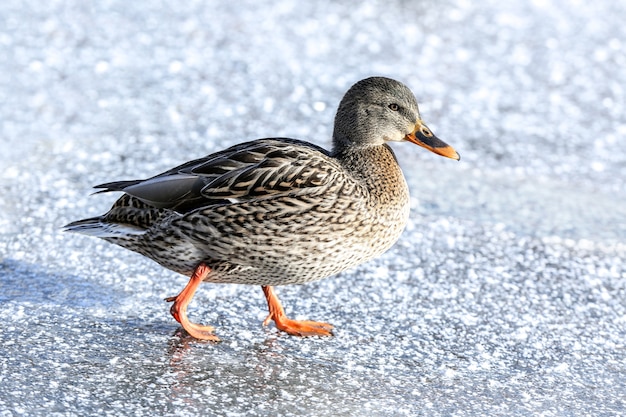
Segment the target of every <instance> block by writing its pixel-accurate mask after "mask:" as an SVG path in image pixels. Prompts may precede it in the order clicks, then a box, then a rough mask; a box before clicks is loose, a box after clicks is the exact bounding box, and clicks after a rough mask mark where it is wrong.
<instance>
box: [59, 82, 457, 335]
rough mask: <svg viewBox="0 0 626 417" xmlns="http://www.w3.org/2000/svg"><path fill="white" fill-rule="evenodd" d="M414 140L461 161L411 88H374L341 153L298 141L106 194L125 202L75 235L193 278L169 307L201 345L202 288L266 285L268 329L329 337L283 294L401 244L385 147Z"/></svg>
mask: <svg viewBox="0 0 626 417" xmlns="http://www.w3.org/2000/svg"><path fill="white" fill-rule="evenodd" d="M404 141H408V142H412V143H414V144H416V145H420V146H422V147H424V148H426V149H428V150H430V151H432V152H435V153H437V154H439V155H443V156H445V157H448V158H453V159H457V160H458V159H459V155H458V154H457V153H456V151H455V150H454V149H453V148H452V147H450V146H448V145H447V144H445V143H444V142H442V141H441V140H439V139H438V138H437V137H436V136H435V135H433V133H432V132H431V131H430V129H429V128H428V127H427V126H426V125H425V124H424V122H422V119H421V118H420V114H419V110H418V107H417V102H416V100H415V97H414V96H413V93H411V91H410V90H409V89H408V88H407V87H406V86H405V85H404V84H401V83H399V82H397V81H394V80H391V79H389V78H382V77H372V78H367V79H365V80H362V81H359V82H358V83H356V84H355V85H354V86H352V88H350V90H348V92H347V93H346V95H345V96H344V97H343V99H342V100H341V103H340V104H339V109H338V110H337V115H336V117H335V128H334V132H333V150H332V151H331V152H328V151H326V150H324V149H322V148H320V147H318V146H315V145H313V144H310V143H307V142H304V141H300V140H295V139H285V138H272V139H258V140H254V141H251V142H246V143H242V144H239V145H235V146H233V147H230V148H228V149H226V150H223V151H221V152H217V153H214V154H212V155H209V156H206V157H204V158H200V159H196V160H194V161H191V162H187V163H185V164H183V165H181V166H178V167H176V168H173V169H171V170H169V171H166V172H164V173H162V174H160V175H157V176H155V177H152V178H150V179H147V180H133V181H119V182H111V183H107V184H102V185H98V186H97V187H96V188H101V189H102V192H107V191H122V192H123V193H124V195H123V196H122V197H121V198H120V199H119V200H117V202H116V203H115V204H114V205H113V207H112V208H111V210H109V212H108V213H106V214H104V215H103V216H100V217H94V218H91V219H86V220H79V221H76V222H73V223H70V224H68V225H67V226H65V227H66V230H69V231H72V232H78V233H84V234H87V235H92V236H97V237H100V238H102V239H105V240H107V241H109V242H112V243H115V244H117V245H120V246H122V247H124V248H127V249H130V250H133V251H135V252H139V253H140V254H142V255H144V256H147V257H148V258H150V259H153V260H154V261H156V262H158V263H159V264H161V265H163V266H164V267H166V268H168V269H171V270H173V271H176V272H179V273H181V274H184V275H187V276H190V277H191V279H190V280H189V283H188V284H187V286H186V287H185V288H184V289H183V291H182V292H181V293H180V294H178V295H177V296H176V297H170V298H167V301H172V302H174V304H173V305H172V307H171V313H172V315H173V316H174V318H175V319H176V320H177V321H178V322H180V323H181V325H182V326H183V328H184V329H185V330H186V331H187V333H189V334H190V335H191V336H193V337H195V338H198V339H207V340H219V339H218V338H217V336H216V335H215V334H214V333H213V328H212V327H211V326H203V325H199V324H195V323H192V322H190V321H189V319H188V318H187V305H188V304H189V302H190V301H191V299H192V297H193V295H194V293H195V291H196V289H197V288H198V286H199V285H200V283H201V282H202V281H207V282H214V283H237V284H251V285H260V286H262V288H263V292H264V293H265V297H266V298H267V304H268V308H269V315H268V317H267V318H266V319H265V321H264V322H263V324H264V325H266V324H268V323H269V321H270V320H274V322H275V323H276V327H277V328H278V329H280V330H283V331H285V332H287V333H289V334H292V335H299V336H328V335H331V329H332V326H331V325H330V324H327V323H320V322H314V321H297V320H290V319H289V318H287V317H286V315H285V312H284V310H283V307H282V306H281V303H280V301H279V300H278V298H277V296H276V294H275V292H274V289H273V286H275V285H285V284H301V283H305V282H309V281H314V280H318V279H321V278H325V277H328V276H330V275H333V274H336V273H338V272H340V271H343V270H345V269H347V268H350V267H353V266H355V265H358V264H360V263H362V262H365V261H367V260H370V259H372V258H374V257H376V256H378V255H380V254H382V253H383V252H385V251H386V250H387V249H389V248H390V247H391V246H392V245H393V244H394V243H395V242H396V240H397V239H398V237H399V236H400V234H401V233H402V230H403V229H404V226H405V225H406V222H407V220H408V215H409V191H408V188H407V184H406V182H405V180H404V176H403V175H402V171H401V170H400V166H399V165H398V162H397V161H396V158H395V156H394V154H393V151H392V150H391V148H390V147H389V146H388V145H387V142H404Z"/></svg>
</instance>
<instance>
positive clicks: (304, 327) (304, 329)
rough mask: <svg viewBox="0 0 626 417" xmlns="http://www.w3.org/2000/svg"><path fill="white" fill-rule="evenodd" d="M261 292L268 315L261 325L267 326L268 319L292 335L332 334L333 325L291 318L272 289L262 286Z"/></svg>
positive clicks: (279, 328)
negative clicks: (265, 300) (265, 302)
mask: <svg viewBox="0 0 626 417" xmlns="http://www.w3.org/2000/svg"><path fill="white" fill-rule="evenodd" d="M263 292H264V293H265V298H266V299H267V306H268V309H269V311H270V313H269V315H268V316H267V318H266V319H265V320H263V325H264V326H267V325H268V324H269V322H270V321H272V320H273V321H274V323H276V328H277V329H278V330H282V331H283V332H285V333H288V334H290V335H294V336H332V335H333V333H332V328H333V325H332V324H329V323H323V322H317V321H310V320H291V319H289V318H287V316H286V315H285V310H284V309H283V306H282V304H281V303H280V300H279V299H278V297H277V296H276V293H275V292H274V289H273V288H272V287H270V286H264V287H263Z"/></svg>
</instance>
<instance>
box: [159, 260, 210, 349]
mask: <svg viewBox="0 0 626 417" xmlns="http://www.w3.org/2000/svg"><path fill="white" fill-rule="evenodd" d="M209 272H211V268H209V267H208V266H207V265H205V264H200V265H198V267H196V269H195V271H194V272H193V274H192V275H191V279H189V282H188V283H187V286H185V288H184V289H183V290H182V291H181V292H180V294H178V295H177V296H175V297H168V298H166V299H165V301H168V302H173V303H174V304H172V307H171V308H170V313H172V316H173V317H174V319H176V321H177V322H179V323H180V324H181V325H182V326H183V329H185V331H186V332H187V333H189V336H191V337H194V338H196V339H201V340H210V341H212V342H219V340H220V339H219V337H217V336H216V335H215V334H214V333H213V331H214V330H215V328H214V327H213V326H205V325H202V324H196V323H192V322H191V321H189V318H188V317H187V306H188V305H189V303H190V302H191V299H192V298H193V295H194V294H195V292H196V290H197V289H198V286H199V285H200V283H201V282H202V281H203V280H204V278H206V276H207V275H208V274H209Z"/></svg>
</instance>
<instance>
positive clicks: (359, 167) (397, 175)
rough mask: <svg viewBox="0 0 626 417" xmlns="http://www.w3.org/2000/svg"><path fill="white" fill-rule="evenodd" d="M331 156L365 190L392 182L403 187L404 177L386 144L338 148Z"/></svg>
mask: <svg viewBox="0 0 626 417" xmlns="http://www.w3.org/2000/svg"><path fill="white" fill-rule="evenodd" d="M332 155H333V156H334V157H335V158H337V160H339V161H340V162H341V164H342V165H343V166H344V167H345V168H346V170H347V171H348V172H350V173H352V175H354V177H355V178H357V179H359V180H360V181H362V182H363V183H364V184H365V185H366V186H367V188H369V189H372V188H376V187H380V186H383V185H384V186H389V185H390V184H393V183H394V182H397V183H398V185H400V186H404V185H405V181H404V176H403V175H402V171H401V170H400V166H399V165H398V160H397V159H396V156H395V155H394V153H393V150H391V147H389V145H387V144H382V145H379V146H367V147H340V148H339V149H333V153H332Z"/></svg>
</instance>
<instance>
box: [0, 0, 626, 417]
mask: <svg viewBox="0 0 626 417" xmlns="http://www.w3.org/2000/svg"><path fill="white" fill-rule="evenodd" d="M218 3H219V4H218ZM625 4H626V3H624V2H619V1H609V0H597V1H593V2H582V1H564V0H563V1H559V0H554V1H541V0H534V1H529V2H501V1H484V2H470V1H465V0H450V1H443V2H435V1H431V2H429V1H422V2H409V1H400V0H398V1H380V2H377V1H372V2H328V1H321V2H297V1H278V2H259V1H237V2H235V1H231V2H208V1H207V2H202V1H196V2H193V1H191V2H179V1H169V2H159V1H153V2H128V1H102V2H83V1H78V0H77V1H50V2H41V1H32V2H29V1H13V0H4V1H2V2H0V73H1V74H2V76H1V77H0V141H1V142H0V144H1V147H0V167H1V169H0V195H1V196H2V197H1V198H0V286H1V289H0V315H1V317H2V319H1V324H0V344H1V346H2V347H1V349H0V372H1V373H0V416H2V417H4V416H19V415H28V416H55V415H59V416H60V415H111V416H119V415H133V416H142V415H144V416H152V415H226V416H252V415H267V416H270V415H272V416H274V415H282V416H299V415H334V416H364V415H367V416H392V415H399V416H402V415H407V416H409V415H410V416H420V415H421V416H485V415H489V416H505V415H508V416H533V415H542V416H594V417H595V416H617V415H625V414H626V342H625V341H626V271H625V269H626V268H625V265H626V261H625V259H626V246H625V245H626V186H625V180H624V179H625V178H626V109H625V106H626V97H625V96H626V91H625V89H626V71H624V68H626V25H624V16H626V5H625ZM370 75H387V76H391V77H393V78H396V79H399V80H401V81H403V82H405V83H406V84H408V85H409V86H410V87H411V88H412V89H413V90H414V92H415V93H416V95H417V97H418V100H419V101H420V103H421V110H422V115H423V117H424V119H425V120H426V121H427V122H428V123H429V125H430V127H431V128H433V130H434V131H435V132H436V133H437V134H438V136H440V137H441V138H442V139H444V140H446V141H447V142H449V143H450V144H452V145H453V146H454V147H455V148H456V149H457V150H458V151H459V152H460V153H461V155H462V157H463V159H462V160H461V162H460V163H456V162H454V161H450V160H444V159H443V158H438V157H436V156H435V155H432V154H430V153H427V152H425V151H423V149H421V148H417V147H413V146H411V145H409V144H398V146H396V147H395V148H396V150H397V151H398V155H399V157H400V160H401V163H402V165H403V167H404V170H405V174H406V176H407V180H408V181H409V183H410V187H411V192H412V196H413V197H414V204H413V212H412V216H411V223H410V225H409V227H408V228H407V230H406V232H405V233H404V235H403V237H402V239H401V241H400V242H399V243H398V244H397V245H396V246H395V247H394V248H393V249H392V250H391V251H390V252H389V253H387V254H386V255H384V256H383V257H381V258H380V259H378V260H376V261H374V262H371V263H369V264H367V265H363V266H361V267H359V268H357V269H355V270H351V271H348V272H346V273H343V274H341V275H339V276H337V277H334V278H331V279H327V280H324V281H321V282H318V283H314V284H310V285H305V286H300V287H285V288H280V289H279V293H280V295H281V298H282V300H283V302H284V304H285V305H286V308H287V310H288V312H291V313H292V315H294V316H295V317H300V318H310V319H318V320H325V321H329V322H331V323H333V324H335V326H336V329H337V331H336V336H335V337H334V338H330V339H316V338H310V339H298V338H293V337H288V336H285V335H282V334H278V333H277V332H276V331H275V329H274V328H273V327H270V328H263V327H261V325H260V324H261V321H262V320H263V318H264V317H265V314H266V311H265V305H264V299H263V296H262V293H261V290H260V288H253V287H239V286H216V285H204V286H203V287H202V288H201V290H200V291H199V293H198V294H197V296H196V298H195V300H194V303H193V304H192V306H191V312H190V315H191V317H192V318H195V319H196V320H197V321H201V322H206V323H211V324H214V325H216V326H217V327H218V334H219V335H220V337H222V339H223V342H222V343H220V344H211V343H202V342H197V341H193V340H189V339H187V338H185V337H183V336H182V335H181V333H180V331H179V330H178V326H177V323H176V322H175V321H174V320H173V319H172V318H171V317H170V315H169V312H168V304H167V303H165V302H164V301H163V298H164V297H167V296H170V295H174V294H176V293H178V291H179V290H180V289H181V288H182V287H183V286H184V284H185V282H186V279H185V278H184V277H182V276H178V275H176V274H174V273H171V272H168V271H166V270H164V269H162V268H160V267H158V266H157V265H156V264H154V263H152V262H151V261H149V260H147V259H144V258H142V257H140V256H138V255H136V254H133V253H131V252H128V251H125V250H123V249H121V248H117V247H114V246H112V245H108V244H106V243H105V242H101V241H98V240H96V239H90V238H87V237H81V236H77V235H70V234H63V233H61V232H60V227H61V226H62V225H63V224H65V223H67V222H68V221H71V220H75V219H79V218H84V217H87V216H89V215H95V214H99V213H102V212H104V211H105V210H106V209H107V208H108V207H109V205H110V204H111V203H112V201H113V199H114V196H111V195H97V196H89V193H90V187H91V186H92V185H94V184H98V183H101V182H105V181H112V180H117V179H131V178H141V177H144V176H148V175H152V174H155V173H157V172H160V171H162V170H165V169H167V168H169V167H171V166H173V165H174V164H178V163H181V162H184V161H186V160H188V159H192V158H195V157H199V156H202V155H205V154H207V153H209V152H213V151H216V150H219V149H221V148H223V147H226V146H228V145H232V144H234V143H236V142H239V141H242V140H246V139H254V138H259V137H266V136H276V135H281V136H292V137H298V138H302V139H307V140H310V141H313V142H315V143H317V144H319V145H322V146H328V145H329V138H330V133H331V129H332V119H333V116H334V111H335V108H336V105H337V103H338V101H339V99H340V98H341V96H342V94H343V93H344V92H345V90H346V89H347V88H348V87H349V86H350V85H351V84H352V83H353V82H355V81H357V80H359V79H361V78H363V77H366V76H370Z"/></svg>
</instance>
